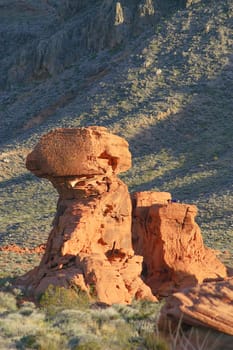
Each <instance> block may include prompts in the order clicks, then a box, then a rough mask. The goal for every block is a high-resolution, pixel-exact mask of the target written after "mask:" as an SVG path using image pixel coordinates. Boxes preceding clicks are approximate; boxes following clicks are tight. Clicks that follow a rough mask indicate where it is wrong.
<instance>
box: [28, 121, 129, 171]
mask: <svg viewBox="0 0 233 350" xmlns="http://www.w3.org/2000/svg"><path fill="white" fill-rule="evenodd" d="M26 167H27V169H28V170H30V171H31V172H33V173H34V174H35V175H36V176H38V177H57V176H82V175H101V174H112V173H115V174H117V173H120V172H124V171H126V170H128V169H129V168H130V167H131V153H130V152H129V149H128V142H127V141H125V140H124V139H123V138H121V137H120V136H117V135H114V134H111V133H109V132H108V131H107V129H106V128H105V127H97V126H89V127H81V128H60V129H55V130H53V131H51V132H49V133H48V134H46V135H44V136H42V137H41V139H40V141H39V142H38V144H37V145H36V146H35V148H34V150H33V151H32V152H31V153H30V154H29V155H28V156H27V159H26Z"/></svg>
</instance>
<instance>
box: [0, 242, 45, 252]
mask: <svg viewBox="0 0 233 350" xmlns="http://www.w3.org/2000/svg"><path fill="white" fill-rule="evenodd" d="M0 251H2V252H13V253H18V254H25V253H27V254H35V253H36V254H42V253H44V251H45V244H40V245H39V246H37V247H35V248H27V247H26V248H24V247H19V246H18V245H17V244H9V245H6V246H2V247H0Z"/></svg>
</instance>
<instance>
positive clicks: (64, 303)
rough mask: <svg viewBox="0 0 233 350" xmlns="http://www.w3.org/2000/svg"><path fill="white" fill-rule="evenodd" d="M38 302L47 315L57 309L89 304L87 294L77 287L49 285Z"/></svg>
mask: <svg viewBox="0 0 233 350" xmlns="http://www.w3.org/2000/svg"><path fill="white" fill-rule="evenodd" d="M39 304H40V306H41V308H42V309H44V310H45V311H46V313H47V315H49V316H53V315H54V314H55V313H56V312H57V311H58V310H64V309H73V308H79V309H85V308H87V307H88V306H89V298H88V295H87V294H86V293H85V292H83V291H81V290H80V289H78V288H71V287H70V288H64V287H57V286H52V285H50V286H49V287H48V288H47V290H46V291H45V292H44V293H43V294H42V295H41V296H40V298H39Z"/></svg>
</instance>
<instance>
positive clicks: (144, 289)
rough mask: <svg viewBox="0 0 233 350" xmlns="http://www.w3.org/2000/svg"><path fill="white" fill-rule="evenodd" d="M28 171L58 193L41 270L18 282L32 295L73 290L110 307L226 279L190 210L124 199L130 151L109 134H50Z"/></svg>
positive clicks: (168, 201) (155, 198)
mask: <svg viewBox="0 0 233 350" xmlns="http://www.w3.org/2000/svg"><path fill="white" fill-rule="evenodd" d="M26 167H27V169H28V170H30V171H31V172H33V173H34V174H35V175H36V176H39V177H43V178H47V179H48V180H49V181H50V182H51V183H52V184H53V186H54V187H55V188H56V190H57V191H58V193H59V199H58V203H57V212H56V215H55V218H54V222H53V229H52V231H51V232H50V235H49V238H48V242H47V245H46V248H45V253H44V256H43V258H42V260H41V263H40V265H39V266H38V267H36V268H35V269H34V270H32V271H30V272H29V273H27V274H26V275H25V276H23V277H21V278H20V279H18V281H17V285H18V286H20V287H22V288H25V289H26V290H27V291H28V292H30V293H31V294H33V295H37V294H40V293H41V292H43V291H45V290H46V288H47V287H48V286H49V285H50V284H52V285H57V286H65V287H68V286H71V285H76V286H78V287H79V288H80V289H82V290H83V291H86V292H87V293H88V294H91V293H93V292H94V294H95V297H96V298H97V299H98V300H100V301H101V302H104V303H107V304H112V303H131V302H132V300H133V299H134V298H136V299H149V300H153V301H156V300H157V299H156V297H155V296H160V297H161V296H167V295H169V294H171V293H173V292H175V291H177V290H180V289H182V288H184V287H187V286H194V285H196V284H199V283H201V282H203V281H204V280H206V279H212V280H214V279H216V278H224V277H226V268H225V266H224V265H223V264H222V263H221V262H220V261H219V260H218V259H217V258H216V256H215V253H214V252H213V250H210V249H208V248H206V247H205V246H204V244H203V240H202V236H201V232H200V228H199V226H198V225H197V223H196V222H195V216H196V214H197V208H196V207H195V206H194V205H189V204H182V203H175V201H173V200H172V198H171V194H170V193H168V192H152V191H147V192H136V193H133V194H132V195H131V196H130V195H129V192H128V188H127V186H126V185H125V184H124V183H123V182H122V181H121V180H120V179H119V178H118V177H117V174H119V173H121V172H123V171H126V170H128V169H129V168H130V167H131V154H130V152H129V149H128V143H127V142H126V141H125V140H124V139H122V138H121V137H119V136H116V135H113V134H111V133H109V132H108V131H107V129H106V128H104V127H96V126H92V127H83V128H76V129H69V128H63V129H56V130H54V131H51V132H49V133H48V134H46V135H44V136H43V137H42V138H41V139H40V141H39V142H38V144H37V145H36V146H35V148H34V150H33V151H32V152H31V153H30V154H29V155H28V157H27V159H26Z"/></svg>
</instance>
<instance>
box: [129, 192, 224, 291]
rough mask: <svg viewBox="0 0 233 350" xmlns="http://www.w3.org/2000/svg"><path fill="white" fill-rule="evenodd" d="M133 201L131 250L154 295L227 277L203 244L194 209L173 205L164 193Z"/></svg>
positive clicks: (136, 197) (147, 194)
mask: <svg viewBox="0 0 233 350" xmlns="http://www.w3.org/2000/svg"><path fill="white" fill-rule="evenodd" d="M132 198H133V226H132V237H133V248H134V250H135V253H136V254H139V255H142V256H143V258H144V260H143V277H144V280H145V282H146V284H147V285H149V286H150V287H151V289H152V291H153V292H154V293H155V294H156V295H158V294H159V295H161V296H166V295H168V294H171V293H172V292H174V291H176V290H179V289H181V288H184V287H187V286H194V285H196V284H197V283H201V282H203V281H204V280H205V279H216V278H219V277H226V274H227V272H226V268H225V266H224V265H223V264H222V263H221V262H220V261H219V260H218V259H217V258H216V255H215V253H214V251H213V250H211V249H209V248H206V247H205V246H204V244H203V239H202V236H201V231H200V228H199V226H198V225H197V223H196V222H195V216H196V214H197V208H196V206H194V205H188V204H181V203H175V202H173V201H172V200H171V196H170V194H169V193H166V192H165V193H153V192H140V193H135V194H133V196H132Z"/></svg>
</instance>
